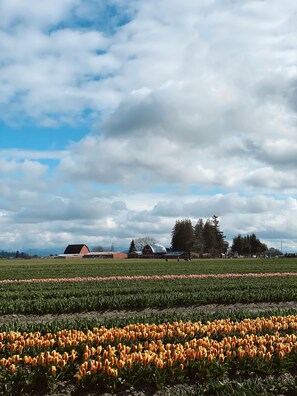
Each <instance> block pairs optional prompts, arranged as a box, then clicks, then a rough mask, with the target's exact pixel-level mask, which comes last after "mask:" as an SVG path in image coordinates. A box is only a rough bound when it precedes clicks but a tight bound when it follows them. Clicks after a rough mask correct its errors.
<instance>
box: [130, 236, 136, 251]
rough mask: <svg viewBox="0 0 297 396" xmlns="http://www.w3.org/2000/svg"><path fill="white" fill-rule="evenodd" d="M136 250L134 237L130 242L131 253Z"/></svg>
mask: <svg viewBox="0 0 297 396" xmlns="http://www.w3.org/2000/svg"><path fill="white" fill-rule="evenodd" d="M135 252H136V246H135V242H134V239H132V241H131V243H130V247H129V253H135Z"/></svg>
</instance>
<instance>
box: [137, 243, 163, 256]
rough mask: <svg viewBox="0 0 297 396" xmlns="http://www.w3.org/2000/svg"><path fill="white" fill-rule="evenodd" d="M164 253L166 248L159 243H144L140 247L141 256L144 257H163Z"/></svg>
mask: <svg viewBox="0 0 297 396" xmlns="http://www.w3.org/2000/svg"><path fill="white" fill-rule="evenodd" d="M166 253H167V250H166V248H165V247H164V246H163V245H159V244H151V245H145V246H144V247H143V249H142V257H144V258H148V257H156V258H159V257H164V255H165V254H166Z"/></svg>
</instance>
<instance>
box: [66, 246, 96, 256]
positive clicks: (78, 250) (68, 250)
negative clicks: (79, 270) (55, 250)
mask: <svg viewBox="0 0 297 396" xmlns="http://www.w3.org/2000/svg"><path fill="white" fill-rule="evenodd" d="M83 247H86V248H87V249H88V252H89V251H90V249H89V248H88V246H87V245H83V244H77V245H68V246H67V248H66V249H65V251H64V254H80V253H81V251H82V248H83Z"/></svg>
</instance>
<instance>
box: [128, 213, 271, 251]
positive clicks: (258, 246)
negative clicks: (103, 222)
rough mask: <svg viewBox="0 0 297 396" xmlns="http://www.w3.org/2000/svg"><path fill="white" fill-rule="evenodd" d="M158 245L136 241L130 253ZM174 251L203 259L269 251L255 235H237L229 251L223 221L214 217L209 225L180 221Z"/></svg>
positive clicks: (173, 238) (147, 240)
mask: <svg viewBox="0 0 297 396" xmlns="http://www.w3.org/2000/svg"><path fill="white" fill-rule="evenodd" d="M154 243H156V240H155V239H154V238H151V237H143V238H138V239H135V240H132V241H131V244H130V247H129V253H133V252H135V251H137V250H142V248H143V247H144V246H145V245H146V244H149V245H150V244H154ZM170 250H172V251H180V252H186V253H188V254H190V253H196V254H197V255H198V256H199V257H205V256H206V257H207V256H209V257H220V256H222V255H223V254H226V253H227V252H231V253H232V254H233V255H239V256H247V255H250V256H252V255H257V256H258V255H260V254H262V253H263V252H265V251H267V250H268V249H267V246H266V245H265V244H264V243H262V242H261V241H260V240H259V239H258V238H257V237H256V235H255V234H254V233H253V234H251V235H246V236H242V235H240V234H239V235H237V236H236V237H234V238H233V241H232V245H231V248H230V249H229V243H228V242H227V241H226V237H225V235H224V233H223V232H222V231H221V229H220V223H219V218H218V216H216V215H213V216H212V217H211V218H210V219H207V220H206V221H203V219H202V218H200V219H199V220H198V221H197V223H196V224H195V225H193V224H192V221H191V220H190V219H182V220H176V222H175V225H174V227H173V228H172V232H171V247H170Z"/></svg>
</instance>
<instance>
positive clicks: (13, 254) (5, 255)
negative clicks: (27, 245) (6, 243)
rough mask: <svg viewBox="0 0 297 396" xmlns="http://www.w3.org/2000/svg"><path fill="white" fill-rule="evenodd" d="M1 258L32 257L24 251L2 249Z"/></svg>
mask: <svg viewBox="0 0 297 396" xmlns="http://www.w3.org/2000/svg"><path fill="white" fill-rule="evenodd" d="M0 258H30V255H29V254H27V253H24V252H19V251H18V250H17V251H16V252H8V251H6V250H1V251H0Z"/></svg>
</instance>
